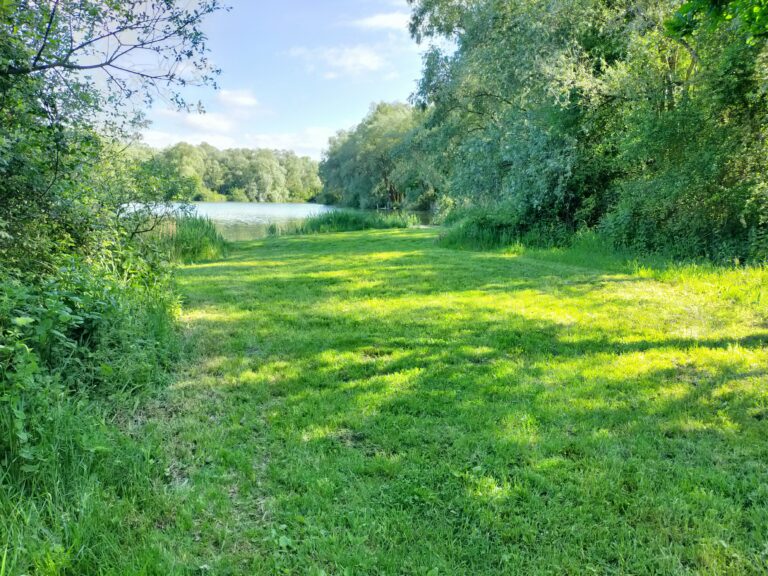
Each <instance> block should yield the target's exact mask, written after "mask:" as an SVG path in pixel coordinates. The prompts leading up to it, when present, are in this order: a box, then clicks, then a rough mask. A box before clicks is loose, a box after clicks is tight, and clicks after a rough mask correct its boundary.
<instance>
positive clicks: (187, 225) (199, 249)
mask: <svg viewBox="0 0 768 576" xmlns="http://www.w3.org/2000/svg"><path fill="white" fill-rule="evenodd" d="M160 236H161V239H160V250H161V251H166V252H167V253H168V254H169V256H170V258H171V259H172V260H174V261H177V262H184V263H190V262H199V261H201V260H214V259H217V258H222V257H224V256H226V254H227V243H226V241H225V240H224V238H223V237H222V235H221V233H220V232H219V231H218V230H217V229H216V226H215V225H214V223H213V222H212V221H211V220H210V219H209V218H206V217H203V216H180V217H177V218H175V219H173V220H171V221H170V222H169V223H168V225H167V226H166V227H165V228H164V229H163V230H162V231H161V232H160Z"/></svg>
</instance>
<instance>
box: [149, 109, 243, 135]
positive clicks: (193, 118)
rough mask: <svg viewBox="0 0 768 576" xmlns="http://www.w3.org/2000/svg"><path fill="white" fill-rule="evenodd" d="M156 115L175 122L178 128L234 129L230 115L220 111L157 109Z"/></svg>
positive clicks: (218, 130) (203, 129) (221, 132)
mask: <svg viewBox="0 0 768 576" xmlns="http://www.w3.org/2000/svg"><path fill="white" fill-rule="evenodd" d="M157 115H158V116H159V117H161V118H163V119H165V120H167V121H169V122H172V123H173V124H175V125H176V126H177V127H178V128H179V129H180V130H202V131H205V132H215V133H218V134H226V133H228V132H231V131H232V130H234V129H235V123H234V120H233V118H232V116H231V115H229V114H222V113H220V112H205V113H203V114H201V113H197V112H183V111H179V110H168V109H165V110H162V109H161V110H158V111H157Z"/></svg>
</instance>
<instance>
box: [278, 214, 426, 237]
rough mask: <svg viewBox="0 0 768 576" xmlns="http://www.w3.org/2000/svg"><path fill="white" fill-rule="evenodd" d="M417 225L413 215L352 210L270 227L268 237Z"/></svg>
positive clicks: (416, 219) (318, 215)
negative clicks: (283, 225)
mask: <svg viewBox="0 0 768 576" xmlns="http://www.w3.org/2000/svg"><path fill="white" fill-rule="evenodd" d="M416 224H418V218H417V217H416V216H415V215H413V214H406V213H403V212H387V213H382V212H358V211H354V210H334V211H333V212H325V213H323V214H317V215H315V216H310V217H309V218H307V219H306V220H304V221H303V222H299V223H297V224H293V225H288V226H285V227H281V226H279V225H272V226H270V228H269V231H268V233H269V235H270V236H285V235H291V234H324V233H330V232H353V231H355V230H374V229H392V228H410V227H411V226H415V225H416Z"/></svg>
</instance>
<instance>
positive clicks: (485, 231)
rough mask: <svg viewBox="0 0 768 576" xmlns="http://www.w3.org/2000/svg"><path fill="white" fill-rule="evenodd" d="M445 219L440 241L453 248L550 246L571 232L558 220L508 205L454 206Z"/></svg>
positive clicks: (566, 238) (560, 242)
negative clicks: (532, 215) (530, 215)
mask: <svg viewBox="0 0 768 576" xmlns="http://www.w3.org/2000/svg"><path fill="white" fill-rule="evenodd" d="M445 223H446V226H447V227H446V229H445V231H444V232H443V234H442V235H441V236H440V243H441V244H442V245H444V246H449V247H453V248H474V249H490V248H498V247H501V246H510V245H513V244H520V243H522V244H525V245H529V246H536V247H552V246H558V245H565V244H567V243H568V241H569V239H570V236H571V234H570V231H569V230H568V229H567V228H565V226H563V225H562V224H560V223H557V222H545V221H536V220H528V219H526V218H525V217H524V216H523V215H522V214H520V213H519V212H518V211H516V210H515V208H514V207H510V206H494V207H492V208H473V209H469V210H455V211H454V212H453V213H452V214H450V215H449V216H448V217H446V222H445Z"/></svg>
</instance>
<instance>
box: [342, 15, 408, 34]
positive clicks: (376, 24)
mask: <svg viewBox="0 0 768 576" xmlns="http://www.w3.org/2000/svg"><path fill="white" fill-rule="evenodd" d="M410 18H411V17H410V15H409V14H408V13H407V12H386V13H382V14H374V15H373V16H368V17H367V18H361V19H360V20H355V21H354V22H352V25H353V26H356V27H358V28H364V29H366V30H403V31H405V30H407V29H408V22H409V21H410Z"/></svg>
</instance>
